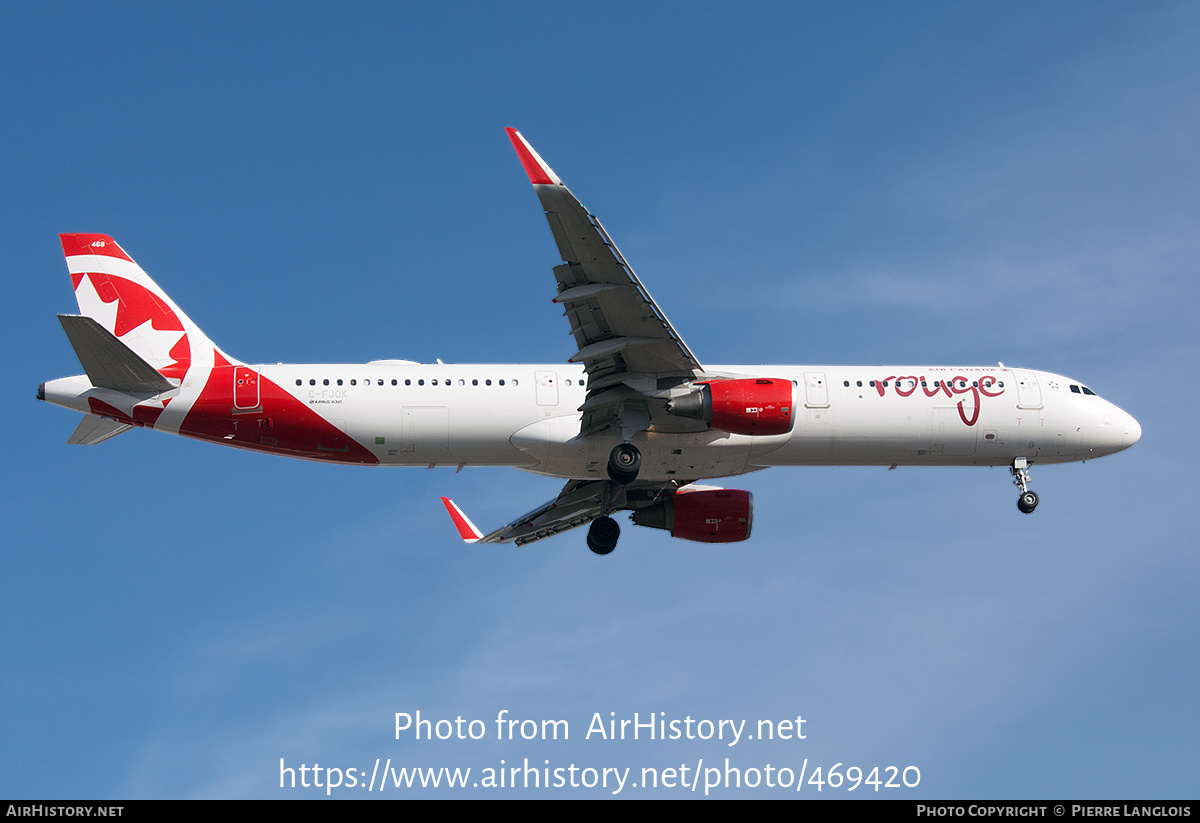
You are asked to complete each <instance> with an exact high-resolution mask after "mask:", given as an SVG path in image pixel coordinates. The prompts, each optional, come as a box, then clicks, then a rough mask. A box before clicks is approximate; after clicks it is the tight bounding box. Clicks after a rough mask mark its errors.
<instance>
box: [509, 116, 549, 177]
mask: <svg viewBox="0 0 1200 823" xmlns="http://www.w3.org/2000/svg"><path fill="white" fill-rule="evenodd" d="M504 130H505V131H506V132H508V139H509V140H511V141H512V144H513V148H514V149H516V150H517V157H520V158H521V165H522V166H524V167H525V173H526V174H528V175H529V182H530V183H533V184H534V185H535V186H539V185H541V186H553V185H560V184H561V183H562V180H560V179H559V177H558V175H557V174H555V173H554V170H553V169H551V168H550V167H549V166H547V165H546V161H545V160H543V159H542V158H541V157H540V156H539V155H538V153H537V152H536V151H534V150H533V146H531V145H529V141H528V140H526V139H525V138H524V137H522V136H521V132H519V131H517V130H516V129H514V128H511V127H509V126H505V128H504Z"/></svg>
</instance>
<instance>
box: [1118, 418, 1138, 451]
mask: <svg viewBox="0 0 1200 823" xmlns="http://www.w3.org/2000/svg"><path fill="white" fill-rule="evenodd" d="M1124 422H1125V437H1124V439H1123V440H1122V443H1123V444H1124V446H1125V448H1129V447H1130V446H1132V445H1133V444H1134V443H1136V442H1138V441H1139V440H1141V439H1142V427H1141V426H1140V425H1139V424H1138V422H1137V421H1136V420H1134V419H1133V415H1131V414H1125V421H1124Z"/></svg>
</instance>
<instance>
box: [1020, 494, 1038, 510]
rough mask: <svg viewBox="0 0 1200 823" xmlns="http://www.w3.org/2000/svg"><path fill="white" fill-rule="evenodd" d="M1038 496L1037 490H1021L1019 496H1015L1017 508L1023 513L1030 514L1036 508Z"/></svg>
mask: <svg viewBox="0 0 1200 823" xmlns="http://www.w3.org/2000/svg"><path fill="white" fill-rule="evenodd" d="M1037 504H1038V496H1037V492H1030V491H1026V492H1021V496H1020V497H1018V498H1017V508H1018V509H1020V510H1021V511H1022V512H1024V513H1025V514H1032V513H1033V510H1034V509H1036V508H1037Z"/></svg>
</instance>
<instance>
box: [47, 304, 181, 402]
mask: <svg viewBox="0 0 1200 823" xmlns="http://www.w3.org/2000/svg"><path fill="white" fill-rule="evenodd" d="M58 320H59V322H60V323H62V327H63V331H65V332H66V333H67V339H68V340H70V341H71V346H72V348H74V349H75V356H76V357H78V358H79V362H80V364H81V365H82V366H83V370H84V371H85V372H87V376H88V379H89V380H91V381H92V385H93V386H95V387H96V388H100V389H113V390H114V391H121V392H131V393H146V394H158V393H160V392H165V391H170V390H171V389H173V388H175V387H176V384H175V383H172V382H171V381H170V380H168V379H167V378H165V377H163V376H162V375H161V374H160V373H159V372H158V370H157V369H155V368H154V367H153V366H151V365H150V364H149V363H147V362H146V361H145V360H143V359H142V358H141V357H139V356H138V355H137V353H136V352H134V351H133V349H131V348H129V347H128V346H126V345H125V344H124V343H122V342H121V341H120V340H118V339H117V338H116V337H115V336H114V335H113V333H112V332H110V331H109V330H108V329H106V328H104V327H103V326H101V325H100V324H99V323H97V322H96V321H95V320H93V319H92V318H90V317H84V316H82V315H71V314H60V315H59V316H58Z"/></svg>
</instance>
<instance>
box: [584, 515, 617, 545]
mask: <svg viewBox="0 0 1200 823" xmlns="http://www.w3.org/2000/svg"><path fill="white" fill-rule="evenodd" d="M620 536H621V527H620V526H618V525H617V521H616V520H613V519H612V518H611V517H608V516H607V515H606V516H604V517H597V518H596V519H595V520H593V521H592V525H591V526H590V527H589V528H588V536H587V544H588V548H589V549H591V550H592V551H594V552H595V553H596V554H608V553H609V552H611V551H612V550H613V549H615V548H616V547H617V538H618V537H620Z"/></svg>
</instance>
